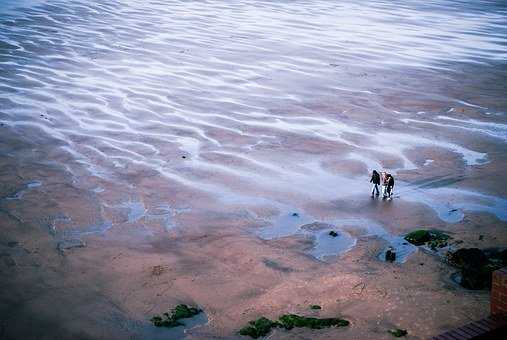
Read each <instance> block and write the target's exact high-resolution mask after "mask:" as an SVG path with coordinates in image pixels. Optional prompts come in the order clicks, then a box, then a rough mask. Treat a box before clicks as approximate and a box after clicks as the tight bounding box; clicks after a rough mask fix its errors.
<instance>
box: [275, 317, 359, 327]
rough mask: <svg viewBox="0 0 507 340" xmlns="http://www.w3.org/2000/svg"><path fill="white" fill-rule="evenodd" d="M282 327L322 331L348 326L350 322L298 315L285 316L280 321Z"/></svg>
mask: <svg viewBox="0 0 507 340" xmlns="http://www.w3.org/2000/svg"><path fill="white" fill-rule="evenodd" d="M278 320H279V322H280V323H281V324H282V327H283V328H285V329H292V328H295V327H298V328H299V327H306V328H311V329H321V328H327V327H331V326H337V327H344V326H348V325H349V322H348V321H347V320H344V319H340V318H323V319H320V318H312V317H306V316H300V315H296V314H285V315H282V316H281V317H280V318H279V319H278Z"/></svg>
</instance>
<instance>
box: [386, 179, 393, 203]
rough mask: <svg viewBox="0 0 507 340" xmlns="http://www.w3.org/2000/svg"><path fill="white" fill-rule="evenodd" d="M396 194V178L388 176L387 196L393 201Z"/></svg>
mask: <svg viewBox="0 0 507 340" xmlns="http://www.w3.org/2000/svg"><path fill="white" fill-rule="evenodd" d="M393 192H394V177H393V175H391V174H387V196H388V197H389V199H391V197H392V195H393Z"/></svg>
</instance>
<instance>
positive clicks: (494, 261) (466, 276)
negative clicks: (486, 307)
mask: <svg viewBox="0 0 507 340" xmlns="http://www.w3.org/2000/svg"><path fill="white" fill-rule="evenodd" d="M448 259H449V262H450V263H451V264H453V265H454V266H456V267H458V268H459V269H460V274H461V278H460V281H459V283H460V284H461V285H462V286H463V287H465V288H467V289H490V288H491V275H492V273H493V272H494V271H495V270H497V269H500V268H502V267H504V266H506V265H507V250H503V251H498V250H495V249H489V250H481V249H478V248H462V249H458V250H457V251H455V252H453V253H449V255H448Z"/></svg>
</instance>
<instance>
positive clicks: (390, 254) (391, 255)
mask: <svg viewBox="0 0 507 340" xmlns="http://www.w3.org/2000/svg"><path fill="white" fill-rule="evenodd" d="M394 261H396V252H395V251H394V249H392V248H390V249H387V251H386V262H394Z"/></svg>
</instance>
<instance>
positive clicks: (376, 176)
mask: <svg viewBox="0 0 507 340" xmlns="http://www.w3.org/2000/svg"><path fill="white" fill-rule="evenodd" d="M370 183H373V188H372V189H371V197H373V195H374V193H375V191H377V196H378V195H380V192H379V190H378V186H379V185H380V175H379V173H378V172H377V170H373V172H372V173H371V179H370Z"/></svg>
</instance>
